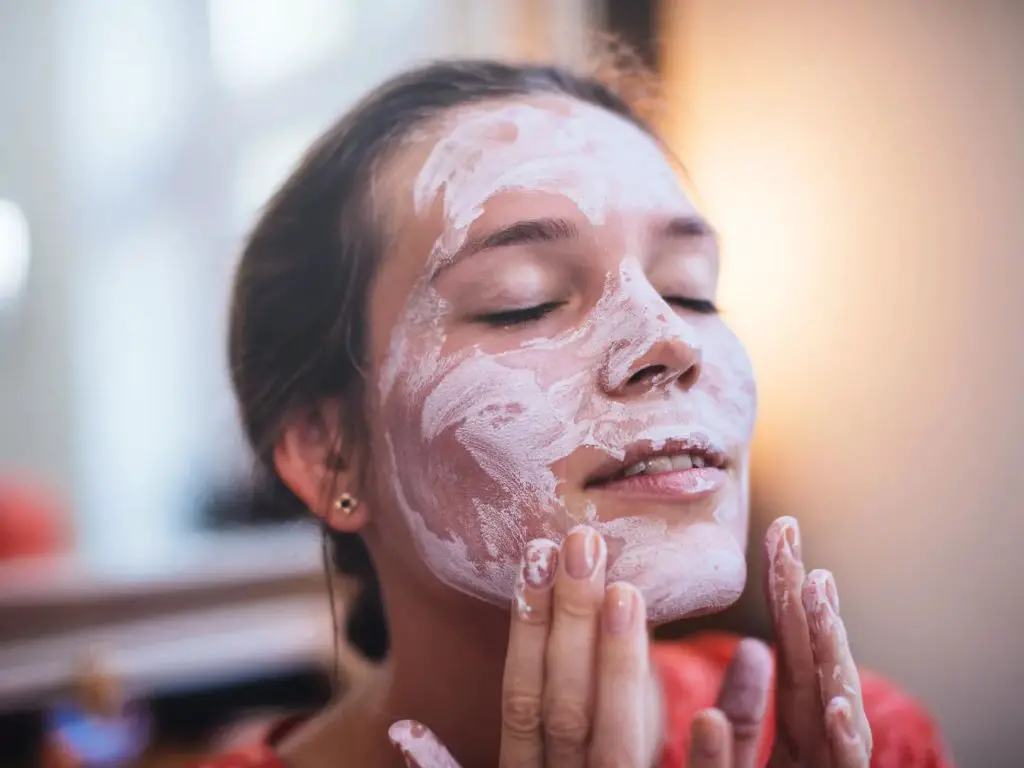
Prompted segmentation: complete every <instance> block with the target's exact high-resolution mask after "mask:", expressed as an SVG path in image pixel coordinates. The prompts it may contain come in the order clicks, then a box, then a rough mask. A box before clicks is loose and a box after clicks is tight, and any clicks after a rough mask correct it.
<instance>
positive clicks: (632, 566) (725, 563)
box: [608, 521, 747, 624]
mask: <svg viewBox="0 0 1024 768" xmlns="http://www.w3.org/2000/svg"><path fill="white" fill-rule="evenodd" d="M644 529H646V530H644ZM616 538H618V539H619V542H618V543H619V546H617V547H615V549H616V550H617V551H616V553H615V555H614V556H612V557H610V561H609V570H608V581H609V583H611V582H612V581H625V582H628V583H630V584H633V585H634V586H635V587H636V588H637V589H639V590H640V593H641V594H642V595H643V597H644V602H645V603H646V604H647V620H648V622H650V623H652V624H664V623H667V622H670V621H677V620H678V619H684V618H688V617H694V616H700V615H703V614H707V613H715V612H717V611H722V610H724V609H726V608H728V607H729V606H730V605H732V604H733V603H735V602H736V600H738V599H739V596H740V595H741V594H742V592H743V588H744V586H745V585H746V582H747V561H746V557H745V553H744V551H743V547H742V546H741V545H740V544H739V542H738V541H737V540H736V539H735V537H734V536H733V535H732V534H731V533H730V532H729V531H727V530H726V529H725V528H724V527H722V526H721V525H718V524H715V523H703V524H698V525H690V526H687V527H686V528H685V529H684V530H681V531H672V530H668V529H667V526H664V525H662V526H661V527H660V529H659V527H658V526H655V525H653V521H652V522H651V523H649V524H648V525H647V526H643V527H642V529H640V530H634V531H629V532H626V531H622V532H620V534H619V536H616Z"/></svg>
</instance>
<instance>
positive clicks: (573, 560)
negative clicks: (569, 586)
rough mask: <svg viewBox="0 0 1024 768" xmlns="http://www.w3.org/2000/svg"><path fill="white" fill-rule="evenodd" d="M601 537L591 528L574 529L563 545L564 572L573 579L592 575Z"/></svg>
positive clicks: (587, 577) (599, 550)
mask: <svg viewBox="0 0 1024 768" xmlns="http://www.w3.org/2000/svg"><path fill="white" fill-rule="evenodd" d="M601 546H602V544H601V537H600V536H598V535H597V532H596V531H594V530H593V529H591V528H575V529H573V530H572V531H570V532H569V538H568V539H567V540H566V543H565V571H566V573H568V574H569V576H570V577H572V578H574V579H589V578H590V577H591V576H593V575H594V569H595V568H597V561H598V559H599V558H600V554H601Z"/></svg>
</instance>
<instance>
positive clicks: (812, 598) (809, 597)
mask: <svg viewBox="0 0 1024 768" xmlns="http://www.w3.org/2000/svg"><path fill="white" fill-rule="evenodd" d="M831 578H832V574H831V573H830V572H829V571H827V570H825V569H824V568H816V569H815V570H813V571H811V572H810V573H809V574H807V578H806V579H804V585H803V588H802V589H801V590H800V598H801V600H802V601H803V604H804V610H805V611H806V612H807V614H808V615H809V616H810V615H815V614H817V613H819V612H820V611H821V610H822V609H823V608H824V607H825V606H827V605H828V597H827V592H826V589H827V586H826V585H827V584H828V582H829V581H830V580H831Z"/></svg>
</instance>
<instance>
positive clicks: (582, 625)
mask: <svg viewBox="0 0 1024 768" xmlns="http://www.w3.org/2000/svg"><path fill="white" fill-rule="evenodd" d="M605 557H606V551H605V545H604V540H603V539H602V538H601V537H600V536H599V535H598V534H597V532H596V531H594V530H593V529H591V528H587V527H585V526H581V527H579V528H575V529H573V530H572V531H571V532H570V533H569V536H568V537H567V538H566V540H565V544H564V545H563V546H562V549H561V554H560V556H559V558H558V570H557V572H556V575H555V594H554V605H553V607H552V617H551V635H550V637H549V639H548V647H547V663H546V665H545V675H546V679H545V686H544V735H545V740H544V755H545V759H546V761H547V765H549V766H557V768H572V767H573V766H582V765H584V763H585V761H586V756H587V740H588V738H589V735H590V717H591V709H592V705H593V698H594V680H593V675H594V662H595V657H596V650H597V643H596V640H597V624H598V613H599V612H600V608H601V603H602V601H603V598H604V572H605Z"/></svg>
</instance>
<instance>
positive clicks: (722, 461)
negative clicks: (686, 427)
mask: <svg viewBox="0 0 1024 768" xmlns="http://www.w3.org/2000/svg"><path fill="white" fill-rule="evenodd" d="M729 464H730V462H729V456H728V454H727V453H726V451H725V450H724V449H723V448H721V447H720V446H717V445H715V444H714V443H713V442H711V441H710V440H705V439H703V438H676V439H670V440H664V441H660V440H659V441H658V444H657V445H655V444H654V443H652V442H650V441H642V442H639V443H634V444H633V445H631V446H630V447H629V448H627V449H626V452H625V455H624V456H623V457H622V459H621V460H618V459H614V458H609V459H608V460H607V461H605V462H603V463H602V464H601V465H600V466H599V467H598V468H597V470H596V471H595V472H594V473H593V474H592V475H591V476H590V478H589V479H588V480H587V482H586V485H585V487H586V488H601V487H604V486H611V485H619V484H624V483H626V481H636V482H645V478H650V477H659V476H667V475H671V474H676V475H677V476H678V475H680V474H691V475H704V476H710V475H721V473H724V472H725V471H726V470H727V469H728V468H729ZM646 482H650V481H646Z"/></svg>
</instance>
